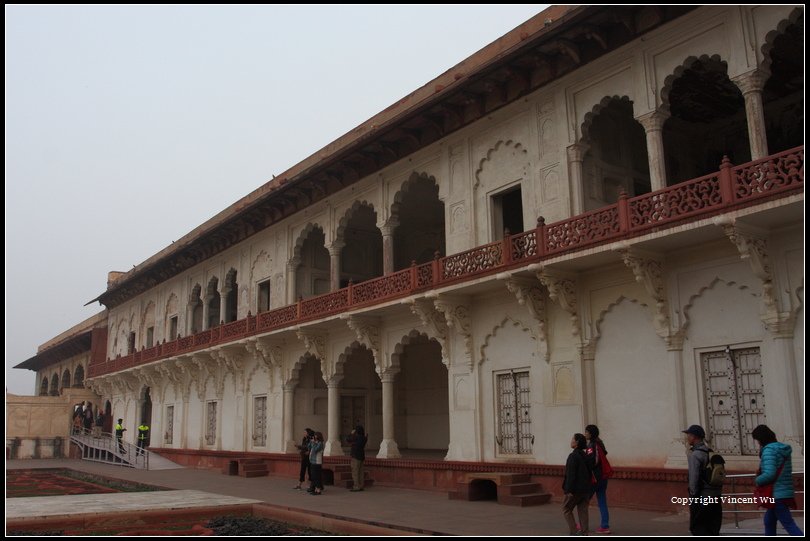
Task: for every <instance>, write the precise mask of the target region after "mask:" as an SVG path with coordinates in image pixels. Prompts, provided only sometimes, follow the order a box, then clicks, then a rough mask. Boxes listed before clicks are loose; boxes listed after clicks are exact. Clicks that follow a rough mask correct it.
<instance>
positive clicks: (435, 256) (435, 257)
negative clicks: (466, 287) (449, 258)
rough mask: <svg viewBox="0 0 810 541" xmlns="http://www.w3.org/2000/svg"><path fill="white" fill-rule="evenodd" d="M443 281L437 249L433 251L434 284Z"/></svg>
mask: <svg viewBox="0 0 810 541" xmlns="http://www.w3.org/2000/svg"><path fill="white" fill-rule="evenodd" d="M441 281H442V277H441V275H440V274H439V251H438V250H436V251H435V252H434V253H433V284H434V285H435V284H438V283H439V282H441Z"/></svg>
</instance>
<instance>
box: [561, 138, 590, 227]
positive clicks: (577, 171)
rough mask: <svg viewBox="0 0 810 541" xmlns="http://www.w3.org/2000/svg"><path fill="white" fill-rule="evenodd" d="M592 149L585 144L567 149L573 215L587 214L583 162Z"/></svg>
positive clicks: (578, 144) (574, 145) (575, 144)
mask: <svg viewBox="0 0 810 541" xmlns="http://www.w3.org/2000/svg"><path fill="white" fill-rule="evenodd" d="M589 148H590V147H589V146H588V145H587V144H585V143H574V144H573V145H571V146H569V147H568V148H566V149H565V150H566V153H567V155H568V181H569V189H570V193H571V215H572V216H575V215H577V214H582V213H583V212H585V178H584V175H583V171H582V162H583V161H585V153H586V152H588V149H589Z"/></svg>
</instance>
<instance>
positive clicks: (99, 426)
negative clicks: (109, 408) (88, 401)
mask: <svg viewBox="0 0 810 541" xmlns="http://www.w3.org/2000/svg"><path fill="white" fill-rule="evenodd" d="M103 429H104V412H103V411H101V408H99V409H98V410H97V413H96V426H94V427H93V435H94V436H96V437H101V431H102V430H103Z"/></svg>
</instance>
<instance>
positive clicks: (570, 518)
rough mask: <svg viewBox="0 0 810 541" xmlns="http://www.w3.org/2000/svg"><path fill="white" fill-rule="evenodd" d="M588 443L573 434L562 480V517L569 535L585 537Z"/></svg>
mask: <svg viewBox="0 0 810 541" xmlns="http://www.w3.org/2000/svg"><path fill="white" fill-rule="evenodd" d="M587 444H588V442H587V440H586V439H585V436H583V435H582V434H574V437H573V438H572V439H571V449H573V451H571V454H570V455H568V460H567V461H566V462H565V478H564V479H563V492H564V493H565V499H564V500H563V516H564V517H565V521H566V522H567V523H568V530H569V533H570V534H571V535H585V534H587V533H588V500H590V498H591V490H592V489H591V485H592V481H591V480H592V478H593V474H592V473H591V469H590V467H589V465H588V458H587V457H586V455H585V447H586V446H587ZM574 508H576V509H577V515H578V516H579V529H577V523H576V522H575V521H574Z"/></svg>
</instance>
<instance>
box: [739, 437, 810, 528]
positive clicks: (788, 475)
mask: <svg viewBox="0 0 810 541" xmlns="http://www.w3.org/2000/svg"><path fill="white" fill-rule="evenodd" d="M751 437H753V438H754V439H755V440H756V441H757V443H759V446H760V450H759V457H760V461H759V475H757V477H756V479H754V482H755V483H756V485H757V486H763V485H770V484H771V483H773V498H774V500H776V501H775V502H774V503H775V505H774V507H772V508H770V509H768V510H767V511H766V512H765V535H776V522H777V521H779V522H781V523H782V527H784V528H785V531H786V532H787V533H789V534H790V535H804V534H803V533H802V530H801V528H799V526H798V525H797V524H796V522H795V521H794V520H793V516H792V515H791V514H790V510H791V509H796V500H795V499H794V491H793V467H792V465H791V454H792V452H793V449H791V448H790V445H786V444H784V443H781V442H778V441H776V434H774V432H773V430H771V429H770V428H768V426H767V425H759V426H758V427H756V428H755V429H754V430H753V432H751ZM780 468H781V469H782V471H781V472H780V471H779V469H780ZM777 474H778V475H777Z"/></svg>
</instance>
